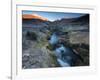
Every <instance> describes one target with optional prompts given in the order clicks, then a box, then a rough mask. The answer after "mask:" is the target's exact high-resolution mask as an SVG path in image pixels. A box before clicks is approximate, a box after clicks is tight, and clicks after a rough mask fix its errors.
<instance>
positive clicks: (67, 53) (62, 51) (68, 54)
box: [49, 33, 78, 67]
mask: <svg viewBox="0 0 100 80" xmlns="http://www.w3.org/2000/svg"><path fill="white" fill-rule="evenodd" d="M58 42H59V35H57V34H56V33H53V34H52V35H51V38H50V40H49V43H50V44H51V45H52V46H54V45H55V44H56V45H59V47H56V49H55V50H54V52H55V56H56V57H57V61H58V63H59V64H60V66H61V67H69V66H73V65H74V64H75V61H76V60H77V59H78V56H77V55H76V54H75V52H74V51H73V49H71V48H70V47H68V46H67V47H65V46H64V44H60V43H58Z"/></svg>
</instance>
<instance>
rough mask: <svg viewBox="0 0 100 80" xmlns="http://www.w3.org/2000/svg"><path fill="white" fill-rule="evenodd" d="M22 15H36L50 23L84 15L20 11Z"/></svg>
mask: <svg viewBox="0 0 100 80" xmlns="http://www.w3.org/2000/svg"><path fill="white" fill-rule="evenodd" d="M22 14H37V15H39V16H42V17H44V18H47V19H48V20H50V21H55V20H60V19H62V18H75V17H80V16H83V15H85V13H67V12H65V13H64V12H44V11H28V10H27V11H26V10H24V11H22Z"/></svg>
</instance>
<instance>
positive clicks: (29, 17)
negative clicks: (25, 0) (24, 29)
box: [22, 14, 48, 21]
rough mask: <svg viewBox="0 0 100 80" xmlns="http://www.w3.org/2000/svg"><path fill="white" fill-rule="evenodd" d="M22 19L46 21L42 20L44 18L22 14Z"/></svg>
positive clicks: (45, 19)
mask: <svg viewBox="0 0 100 80" xmlns="http://www.w3.org/2000/svg"><path fill="white" fill-rule="evenodd" d="M22 19H40V20H43V21H48V19H47V18H44V17H42V16H40V15H37V14H23V15H22Z"/></svg>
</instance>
